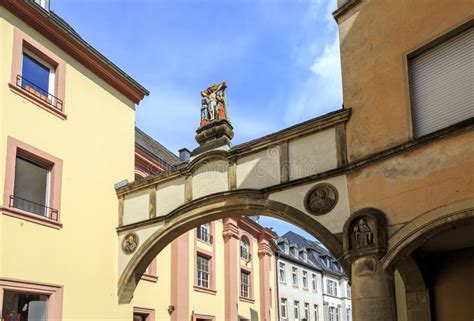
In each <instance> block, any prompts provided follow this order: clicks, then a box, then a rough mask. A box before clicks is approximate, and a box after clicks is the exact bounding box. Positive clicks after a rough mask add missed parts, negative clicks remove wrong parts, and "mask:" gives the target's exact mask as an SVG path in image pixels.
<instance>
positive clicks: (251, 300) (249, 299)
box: [239, 296, 255, 303]
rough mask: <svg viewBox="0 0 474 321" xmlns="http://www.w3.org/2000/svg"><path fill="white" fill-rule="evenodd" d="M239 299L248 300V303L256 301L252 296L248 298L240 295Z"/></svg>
mask: <svg viewBox="0 0 474 321" xmlns="http://www.w3.org/2000/svg"><path fill="white" fill-rule="evenodd" d="M239 300H240V301H243V302H247V303H255V299H251V298H246V297H243V296H241V297H239Z"/></svg>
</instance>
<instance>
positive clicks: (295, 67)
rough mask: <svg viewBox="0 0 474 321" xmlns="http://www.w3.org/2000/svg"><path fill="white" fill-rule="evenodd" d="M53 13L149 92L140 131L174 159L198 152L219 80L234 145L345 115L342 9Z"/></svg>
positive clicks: (182, 0) (327, 0) (193, 5)
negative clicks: (206, 97)
mask: <svg viewBox="0 0 474 321" xmlns="http://www.w3.org/2000/svg"><path fill="white" fill-rule="evenodd" d="M51 8H52V9H53V10H54V11H55V12H56V13H58V14H59V15H60V16H61V17H63V18H64V19H65V20H66V21H68V22H69V23H70V24H71V25H72V26H73V27H74V28H75V29H76V30H77V31H78V32H79V33H80V34H81V35H82V36H83V37H84V38H85V39H86V40H87V41H88V42H89V43H90V44H92V45H93V46H94V47H95V48H96V49H97V50H99V51H100V52H101V53H103V54H104V55H105V56H107V57H108V58H109V59H110V60H112V61H113V62H114V63H115V64H117V65H118V66H119V67H120V68H122V69H123V70H125V71H126V72H127V73H128V74H130V75H131V76H132V77H133V78H135V79H136V80H137V81H138V82H140V83H141V84H142V85H144V86H145V87H146V88H147V89H148V90H150V92H151V94H150V96H149V97H147V98H145V100H144V101H142V102H141V103H140V105H139V106H138V108H137V114H136V124H137V126H138V127H140V128H141V129H143V130H144V131H145V132H147V133H148V134H150V135H151V136H152V137H154V138H155V139H156V140H158V141H159V142H161V143H162V144H164V145H165V146H166V147H168V148H169V149H171V150H172V151H173V152H177V150H178V149H180V148H182V147H187V148H189V149H191V150H192V149H193V148H195V147H196V145H197V144H196V142H195V141H194V135H195V130H196V128H197V126H198V123H199V117H200V94H199V92H200V91H201V90H202V89H204V88H206V87H207V86H209V85H210V84H212V83H216V82H220V81H223V80H225V81H227V83H228V85H229V88H228V89H227V91H226V93H227V99H228V102H229V115H230V120H231V122H232V125H233V126H234V132H235V137H234V139H233V143H234V144H238V143H242V142H245V141H248V140H251V139H254V138H257V137H260V136H262V135H265V134H269V133H271V132H274V131H276V130H279V129H282V128H285V127H288V126H291V125H294V124H296V123H298V122H301V121H304V120H307V119H309V118H312V117H316V116H319V115H322V114H325V113H327V112H330V111H333V110H335V109H339V108H341V105H342V89H341V72H340V64H339V43H338V38H337V25H336V22H335V21H334V20H333V18H332V15H331V13H332V11H334V10H335V8H336V0H127V1H124V0H82V1H76V0H74V1H73V0H52V1H51ZM262 223H263V224H271V225H272V226H273V227H274V228H275V230H276V231H277V232H278V233H284V232H286V230H288V225H287V224H286V223H283V222H281V223H279V222H277V221H274V220H272V219H264V220H262Z"/></svg>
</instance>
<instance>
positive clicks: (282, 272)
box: [279, 262, 286, 283]
mask: <svg viewBox="0 0 474 321" xmlns="http://www.w3.org/2000/svg"><path fill="white" fill-rule="evenodd" d="M285 268H286V265H285V263H283V262H280V263H279V276H280V282H281V283H285V282H286V271H285Z"/></svg>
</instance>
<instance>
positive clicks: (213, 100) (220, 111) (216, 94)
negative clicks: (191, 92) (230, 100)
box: [201, 81, 227, 126]
mask: <svg viewBox="0 0 474 321" xmlns="http://www.w3.org/2000/svg"><path fill="white" fill-rule="evenodd" d="M226 88H227V83H226V82H225V81H223V82H221V83H219V84H214V85H212V86H210V87H209V88H207V89H205V90H203V91H201V96H202V97H203V99H202V100H201V126H203V125H206V124H207V123H209V122H211V121H213V120H218V119H227V101H226V97H225V92H224V91H225V89H226Z"/></svg>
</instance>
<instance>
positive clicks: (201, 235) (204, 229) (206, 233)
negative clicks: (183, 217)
mask: <svg viewBox="0 0 474 321" xmlns="http://www.w3.org/2000/svg"><path fill="white" fill-rule="evenodd" d="M210 233H211V229H210V226H209V223H206V224H201V225H199V226H198V228H197V238H198V239H200V240H201V241H204V242H207V243H211V234H210Z"/></svg>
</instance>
